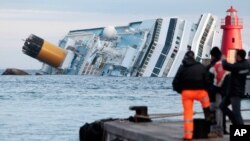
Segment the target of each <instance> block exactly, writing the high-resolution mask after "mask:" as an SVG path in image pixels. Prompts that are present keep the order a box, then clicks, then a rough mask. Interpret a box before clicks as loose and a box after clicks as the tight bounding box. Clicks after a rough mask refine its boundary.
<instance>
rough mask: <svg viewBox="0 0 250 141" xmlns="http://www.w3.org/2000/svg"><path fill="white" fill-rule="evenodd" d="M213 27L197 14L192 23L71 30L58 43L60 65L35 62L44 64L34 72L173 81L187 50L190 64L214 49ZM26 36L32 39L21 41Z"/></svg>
mask: <svg viewBox="0 0 250 141" xmlns="http://www.w3.org/2000/svg"><path fill="white" fill-rule="evenodd" d="M216 23H217V18H216V17H215V16H213V15H211V14H203V15H201V17H200V19H199V21H198V23H192V22H189V21H187V20H184V19H180V18H177V17H172V18H158V19H152V20H143V21H138V22H132V23H129V24H128V25H127V26H116V27H113V26H109V27H100V28H92V29H83V30H72V31H69V33H68V34H67V35H66V36H65V37H64V38H63V39H62V40H61V41H60V42H59V47H60V48H61V49H63V50H64V55H63V57H61V59H62V58H64V60H63V61H61V62H60V66H58V65H57V66H53V64H52V65H51V63H48V62H46V61H43V60H46V59H42V58H41V57H40V58H38V59H39V60H41V61H43V62H44V64H43V66H42V68H41V70H40V72H39V73H41V74H72V75H98V76H139V77H140V76H141V77H151V76H152V77H162V76H166V77H173V76H174V75H175V73H176V71H177V70H178V68H179V66H180V64H181V61H182V59H183V56H184V54H185V52H186V51H187V50H193V51H194V52H195V55H196V60H197V61H200V62H202V61H204V60H206V59H208V58H209V52H210V49H211V47H212V46H215V45H217V46H219V45H220V42H219V41H218V40H220V39H219V38H216V39H215V34H218V32H219V31H218V30H217V28H216ZM32 36H35V35H31V36H30V37H29V38H28V39H27V40H26V41H30V39H32ZM25 45H26V47H25V46H24V52H26V54H28V53H27V51H25V49H27V48H29V50H32V49H31V47H29V44H27V43H26V44H25ZM27 46H28V47H27ZM41 46H42V45H41ZM45 48H49V47H45ZM41 50H42V49H41ZM51 50H52V49H51ZM39 54H41V53H39ZM55 54H56V52H55ZM28 55H29V54H28ZM30 56H32V55H30ZM39 56H41V55H39ZM55 56H57V55H55ZM32 57H34V55H33V56H32ZM34 58H36V57H34ZM57 58H58V56H57ZM59 58H60V57H59ZM55 59H56V57H55ZM47 60H48V59H47ZM49 60H53V57H52V59H51V58H50V59H49Z"/></svg>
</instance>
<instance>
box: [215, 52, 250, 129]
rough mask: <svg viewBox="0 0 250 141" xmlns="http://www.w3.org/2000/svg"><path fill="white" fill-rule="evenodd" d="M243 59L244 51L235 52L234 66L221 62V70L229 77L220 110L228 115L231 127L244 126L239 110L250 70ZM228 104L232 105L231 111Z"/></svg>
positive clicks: (224, 61) (249, 66) (247, 63)
mask: <svg viewBox="0 0 250 141" xmlns="http://www.w3.org/2000/svg"><path fill="white" fill-rule="evenodd" d="M245 57H246V52H245V51H244V50H237V52H236V58H235V59H236V62H235V63H234V64H231V63H228V62H227V61H226V60H223V61H222V65H223V68H224V69H225V70H227V71H229V72H230V75H229V84H228V85H229V86H228V90H227V96H226V97H225V98H224V99H223V101H222V103H221V105H220V108H221V109H222V111H223V112H224V113H225V114H226V115H228V117H229V119H230V120H231V122H232V123H233V125H243V124H244V122H243V119H242V116H241V111H240V108H241V99H242V97H243V96H244V94H245V85H246V77H247V74H248V73H249V69H250V65H249V62H248V61H247V60H246V59H245ZM230 104H232V111H231V110H230V109H229V108H228V106H229V105H230Z"/></svg>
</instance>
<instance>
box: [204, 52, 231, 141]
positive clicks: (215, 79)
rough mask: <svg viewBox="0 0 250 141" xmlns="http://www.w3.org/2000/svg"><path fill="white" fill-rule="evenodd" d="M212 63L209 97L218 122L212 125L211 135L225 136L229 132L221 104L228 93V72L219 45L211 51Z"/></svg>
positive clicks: (210, 67)
mask: <svg viewBox="0 0 250 141" xmlns="http://www.w3.org/2000/svg"><path fill="white" fill-rule="evenodd" d="M210 55H211V63H210V65H208V67H207V69H208V71H209V73H210V80H211V84H210V86H209V90H208V91H209V92H208V93H209V99H210V102H211V106H210V109H211V111H212V112H214V113H215V120H216V124H214V125H211V130H210V133H209V134H208V136H209V137H217V136H223V133H224V134H228V132H227V131H226V117H225V114H222V111H221V109H220V108H219V105H220V103H221V101H222V97H224V96H225V95H226V90H227V82H228V81H227V80H228V77H227V74H228V72H226V71H225V70H224V69H223V66H222V60H221V56H222V53H221V51H220V49H219V48H218V47H213V48H212V50H211V51H210Z"/></svg>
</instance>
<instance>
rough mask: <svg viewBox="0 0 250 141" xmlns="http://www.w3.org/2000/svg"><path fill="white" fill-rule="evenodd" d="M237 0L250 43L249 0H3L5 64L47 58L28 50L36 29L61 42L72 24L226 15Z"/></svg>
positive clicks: (0, 63) (0, 57)
mask: <svg viewBox="0 0 250 141" xmlns="http://www.w3.org/2000/svg"><path fill="white" fill-rule="evenodd" d="M231 5H233V6H234V7H235V8H236V9H237V10H238V16H239V17H240V18H242V19H243V26H244V29H243V30H242V36H243V42H244V43H246V44H247V45H250V15H249V14H250V9H249V5H250V1H249V0H0V69H6V68H19V69H40V68H41V64H42V63H41V62H39V61H37V60H36V59H33V58H31V57H29V56H27V55H25V54H23V53H22V46H23V44H24V41H23V40H24V39H26V38H27V37H28V36H29V35H30V34H35V35H37V36H39V37H41V38H43V39H45V40H47V41H49V42H51V43H54V44H56V45H57V44H58V42H59V40H60V39H62V38H63V37H64V36H65V35H66V34H67V33H68V32H69V31H70V30H75V29H84V28H93V27H105V26H112V25H114V26H117V25H127V24H128V23H129V22H133V21H140V20H144V19H155V18H159V17H180V18H183V19H187V20H189V21H192V22H197V21H198V18H199V17H200V15H201V14H202V13H212V14H213V15H216V16H218V17H219V19H221V18H224V17H225V15H226V10H227V9H228V8H229V7H230V6H231Z"/></svg>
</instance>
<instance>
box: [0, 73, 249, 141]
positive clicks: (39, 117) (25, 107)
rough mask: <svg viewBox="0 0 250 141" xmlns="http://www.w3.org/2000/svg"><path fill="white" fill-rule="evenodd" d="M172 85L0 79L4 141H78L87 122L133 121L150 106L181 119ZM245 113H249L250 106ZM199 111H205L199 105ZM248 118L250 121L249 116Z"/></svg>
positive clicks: (89, 79)
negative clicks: (138, 108)
mask: <svg viewBox="0 0 250 141" xmlns="http://www.w3.org/2000/svg"><path fill="white" fill-rule="evenodd" d="M171 83H172V78H149V77H148V78H142V77H140V78H138V77H129V78H127V77H94V76H70V75H67V76H60V75H52V76H45V75H44V76H35V75H29V76H0V141H78V140H79V134H78V133H79V128H80V127H81V126H82V125H84V124H85V123H86V122H88V123H90V122H93V121H95V120H99V119H105V118H109V117H111V118H128V117H129V116H132V115H134V111H130V110H129V106H136V105H139V106H140V105H145V106H148V112H149V114H152V113H181V112H182V104H181V97H180V95H179V94H177V93H176V92H174V91H173V90H172V86H171ZM242 108H250V101H247V100H245V101H243V102H242ZM194 109H195V111H201V110H202V109H201V106H200V104H199V103H197V102H196V103H195V105H194ZM195 116H199V115H195ZM200 116H201V115H200ZM243 117H244V118H248V119H250V116H249V112H244V113H243ZM179 119H182V117H181V116H180V117H171V118H167V119H165V120H179Z"/></svg>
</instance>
